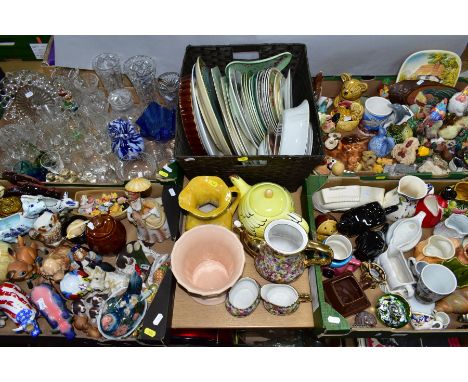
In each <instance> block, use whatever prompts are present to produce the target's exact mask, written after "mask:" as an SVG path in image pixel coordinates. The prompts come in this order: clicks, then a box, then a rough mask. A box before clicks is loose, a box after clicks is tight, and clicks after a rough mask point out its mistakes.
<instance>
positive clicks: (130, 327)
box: [96, 287, 148, 340]
mask: <svg viewBox="0 0 468 382" xmlns="http://www.w3.org/2000/svg"><path fill="white" fill-rule="evenodd" d="M126 291H127V287H125V288H123V289H120V290H118V291H116V292H115V293H113V294H112V295H111V296H109V298H108V299H107V300H106V301H105V302H104V303H103V304H102V306H101V309H100V311H99V314H98V316H97V317H96V322H97V327H98V330H99V333H101V335H102V336H103V337H104V338H107V339H108V340H119V339H122V338H126V337H128V336H129V335H130V334H132V333H133V332H134V331H135V329H136V328H137V327H138V325H140V323H141V321H142V320H143V317H145V314H146V311H147V310H148V302H147V301H146V299H144V300H143V301H141V302H139V304H141V309H142V312H140V313H139V315H138V317H137V318H136V320H134V321H132V322H131V323H129V324H128V328H127V330H126V331H125V332H124V333H122V335H120V336H111V335H109V334H107V333H106V332H105V331H104V330H103V328H102V318H103V315H104V316H105V313H106V312H105V310H106V307H107V304H108V302H109V301H110V300H111V299H112V298H114V297H118V296H120V295H122V294H124V293H125V292H126Z"/></svg>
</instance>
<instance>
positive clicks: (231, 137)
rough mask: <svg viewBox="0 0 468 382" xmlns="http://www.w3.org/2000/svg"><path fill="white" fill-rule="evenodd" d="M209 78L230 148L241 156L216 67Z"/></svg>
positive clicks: (219, 72)
mask: <svg viewBox="0 0 468 382" xmlns="http://www.w3.org/2000/svg"><path fill="white" fill-rule="evenodd" d="M211 76H212V77H213V83H214V87H215V91H216V96H217V97H218V103H219V106H220V107H221V113H222V116H223V120H224V125H225V126H226V127H227V130H228V139H229V140H230V143H231V146H232V148H233V149H234V151H235V154H236V155H242V152H241V151H242V150H241V147H240V143H239V137H238V135H237V131H236V128H235V126H234V122H233V121H232V117H231V115H230V114H229V113H228V111H227V110H226V100H225V95H224V92H223V87H222V85H221V71H220V70H219V68H218V67H217V66H216V67H214V68H212V69H211Z"/></svg>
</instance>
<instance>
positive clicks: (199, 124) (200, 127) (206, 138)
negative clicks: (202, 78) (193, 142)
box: [191, 65, 222, 156]
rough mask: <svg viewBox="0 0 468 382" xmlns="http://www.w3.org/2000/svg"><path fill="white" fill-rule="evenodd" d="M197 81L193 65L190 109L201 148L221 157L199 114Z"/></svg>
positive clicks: (209, 153)
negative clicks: (193, 116)
mask: <svg viewBox="0 0 468 382" xmlns="http://www.w3.org/2000/svg"><path fill="white" fill-rule="evenodd" d="M196 84H197V79H196V77H195V65H194V66H193V68H192V81H191V97H192V109H193V111H194V114H195V126H196V128H197V131H198V134H199V136H200V139H201V142H202V144H203V147H204V148H205V150H206V152H207V153H208V155H211V156H213V155H222V152H221V151H219V149H218V148H217V147H216V145H215V143H214V141H213V138H212V137H211V135H210V132H209V131H208V129H207V127H206V125H205V121H204V120H203V117H202V115H201V112H200V108H199V106H198V94H197V86H196Z"/></svg>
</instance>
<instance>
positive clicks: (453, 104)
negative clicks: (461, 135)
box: [448, 86, 468, 117]
mask: <svg viewBox="0 0 468 382" xmlns="http://www.w3.org/2000/svg"><path fill="white" fill-rule="evenodd" d="M448 111H449V112H450V113H453V114H455V115H456V116H457V117H463V116H464V115H466V114H468V86H467V87H465V89H464V90H463V91H462V92H458V93H455V94H454V95H453V96H452V98H450V102H449V104H448Z"/></svg>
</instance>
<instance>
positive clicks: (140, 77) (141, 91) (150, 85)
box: [124, 55, 156, 104]
mask: <svg viewBox="0 0 468 382" xmlns="http://www.w3.org/2000/svg"><path fill="white" fill-rule="evenodd" d="M124 73H125V74H126V75H127V76H128V78H129V80H130V82H131V83H132V85H133V87H134V88H135V90H136V92H137V94H138V97H139V98H140V101H141V103H143V104H148V103H149V102H151V101H152V100H153V99H154V96H155V86H156V63H155V62H154V60H153V59H152V58H151V57H149V56H142V55H140V56H133V57H130V58H129V59H128V60H127V61H125V63H124Z"/></svg>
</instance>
